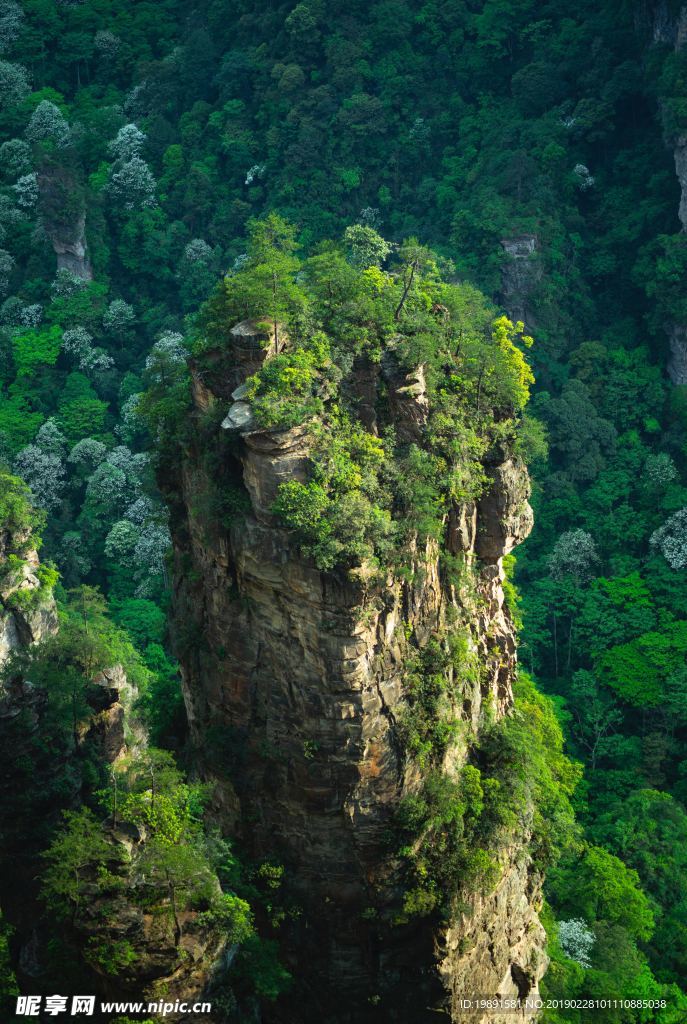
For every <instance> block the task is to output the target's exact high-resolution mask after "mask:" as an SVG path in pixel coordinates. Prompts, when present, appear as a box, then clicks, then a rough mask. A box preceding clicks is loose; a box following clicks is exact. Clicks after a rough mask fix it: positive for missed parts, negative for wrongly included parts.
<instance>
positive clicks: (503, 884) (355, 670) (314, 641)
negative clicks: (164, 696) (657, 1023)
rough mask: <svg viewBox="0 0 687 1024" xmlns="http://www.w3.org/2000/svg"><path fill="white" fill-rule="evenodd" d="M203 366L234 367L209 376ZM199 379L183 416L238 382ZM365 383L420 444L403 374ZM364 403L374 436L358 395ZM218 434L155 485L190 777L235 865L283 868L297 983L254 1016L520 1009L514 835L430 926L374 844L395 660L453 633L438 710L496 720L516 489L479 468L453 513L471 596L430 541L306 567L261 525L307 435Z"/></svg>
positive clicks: (285, 536)
mask: <svg viewBox="0 0 687 1024" xmlns="http://www.w3.org/2000/svg"><path fill="white" fill-rule="evenodd" d="M222 360H224V365H225V366H227V364H228V363H230V362H231V353H230V352H228V353H224V354H223V355H222V356H221V357H220V354H219V353H218V354H217V355H216V356H215V357H214V359H213V365H215V366H218V365H220V363H221V362H222ZM213 375H214V376H215V382H213V383H210V382H209V377H208V374H207V373H206V374H205V377H204V381H203V387H204V389H205V392H204V393H202V394H201V393H200V392H199V390H198V388H197V386H194V396H195V403H196V408H197V409H198V410H199V411H202V410H203V408H204V407H205V408H207V406H208V404H211V403H213V402H214V403H217V402H219V401H221V399H222V397H224V398H225V400H226V399H228V400H229V402H231V401H232V397H231V396H232V394H233V393H234V392H235V390H236V388H237V387H239V386H240V383H241V382H240V380H238V379H237V371H236V367H228V369H227V379H226V380H225V381H224V382H219V386H216V378H217V374H216V372H215V371H213ZM376 379H378V380H379V382H380V387H381V386H382V385H383V386H384V395H385V400H386V401H387V402H388V405H387V408H391V410H392V415H393V417H394V426H395V429H396V431H397V435H398V436H401V437H405V438H407V440H408V441H409V442H410V441H411V440H416V439H418V438H420V436H421V435H422V430H423V426H424V423H425V421H426V416H427V398H426V389H425V385H424V377H423V374H422V371H421V370H418V371H416V372H415V373H414V374H402V373H401V372H400V370H399V369H398V367H397V366H396V364H395V362H394V360H393V359H391V358H386V359H383V361H382V364H381V374H380V375H378V376H376ZM352 388H353V390H355V389H356V388H360V382H359V381H357V382H356V381H355V380H354V381H353V383H352ZM361 394H362V395H363V396H364V405H365V406H366V407H367V410H368V422H369V423H370V424H371V425H372V423H373V418H372V416H371V415H370V409H371V408H372V406H373V403H372V402H371V400H370V383H369V380H367V379H366V381H365V384H364V387H363V388H362V389H361ZM224 426H225V429H224V430H221V429H220V430H219V431H218V434H217V436H216V438H215V439H214V441H213V440H211V441H210V442H209V443H210V445H211V448H212V450H211V451H208V447H207V446H208V442H207V439H206V440H204V441H203V442H201V440H200V434H199V435H198V440H197V443H196V444H195V445H194V444H191V446H190V447H189V449H188V450H187V451H186V453H185V456H184V458H183V460H182V463H181V466H180V467H179V470H178V475H175V476H173V477H170V476H168V477H167V478H166V479H165V480H163V485H164V487H165V489H166V491H167V493H168V496H169V501H170V505H171V507H172V510H173V517H172V520H173V539H174V548H175V573H174V576H175V595H174V617H173V629H174V632H175V633H176V638H177V649H178V654H179V657H180V661H181V665H182V676H183V687H184V697H185V701H186V706H187V711H188V718H189V722H190V727H191V733H192V737H193V741H194V746H195V750H196V755H197V759H198V765H199V769H200V771H201V772H202V774H203V775H205V777H207V778H211V779H212V780H213V781H214V782H215V804H214V814H215V817H216V819H217V821H218V823H219V824H220V826H221V827H222V829H223V830H224V831H225V833H228V834H230V835H232V836H235V837H237V838H238V840H239V841H240V843H241V844H242V846H243V847H244V849H245V850H246V852H247V853H248V854H249V856H250V857H252V858H255V859H256V860H258V861H262V860H265V859H270V860H273V861H274V860H276V861H278V862H280V863H282V864H283V865H284V868H285V873H284V877H285V880H286V881H285V886H286V888H287V890H288V894H289V899H290V901H291V905H292V907H293V908H294V912H293V913H292V914H291V915H288V916H287V919H286V920H285V922H284V923H283V924H282V925H281V926H280V928H279V932H278V934H277V938H278V940H279V942H280V945H281V949H282V957H283V959H284V960H285V962H286V965H287V966H288V967H289V969H290V970H291V971H292V973H293V975H294V978H295V979H296V981H295V987H294V990H293V993H292V995H291V996H290V997H289V996H286V997H282V998H281V999H280V1000H279V1001H278V1003H277V1005H276V1007H272V1008H268V1009H266V1010H265V1012H264V1013H265V1015H264V1020H265V1021H266V1022H267V1021H270V1022H271V1021H275V1022H277V1021H278V1022H280V1024H281V1022H283V1024H287V1022H288V1024H309V1022H311V1021H315V1020H317V1021H321V1020H327V1021H329V1022H330V1024H349V1022H351V1024H352V1022H353V1021H356V1022H364V1021H379V1020H382V1019H383V1020H385V1021H399V1022H406V1024H407V1022H408V1021H411V1020H412V1021H413V1022H414V1024H415V1022H417V1024H419V1022H422V1021H425V1020H426V1021H432V1020H435V1019H436V1014H437V1012H439V1013H443V1014H444V1015H445V1016H446V1017H450V1018H451V1019H454V1020H457V1019H459V1008H458V1001H459V999H460V998H461V996H463V997H465V996H471V995H475V994H481V995H487V994H489V995H492V996H495V995H496V994H497V993H501V994H503V995H510V994H514V993H518V992H520V993H522V994H524V993H525V991H527V992H528V993H529V994H531V993H532V992H536V986H537V981H538V979H539V977H540V976H541V974H542V973H543V970H544V967H545V957H544V955H543V953H542V948H543V930H542V928H541V926H540V925H539V923H538V919H537V914H536V909H537V906H538V904H539V900H540V895H539V889H540V879H539V878H538V876H537V875H536V873H534V872H533V871H532V869H531V868H530V866H529V860H528V855H527V849H526V838H527V837H526V829H527V826H526V823H524V824H523V829H524V832H523V836H521V837H519V838H518V839H514V840H513V845H512V847H511V848H509V849H504V850H501V851H500V854H499V857H500V865H501V872H500V880H499V882H498V884H497V885H496V887H495V888H494V889H493V891H491V892H485V893H480V892H475V891H470V889H469V888H468V889H467V890H466V891H464V892H462V893H461V900H462V902H461V906H462V909H461V910H459V908H458V905H456V910H455V913H454V914H453V915H451V919H450V920H448V921H446V920H443V919H439V917H438V916H436V915H429V916H427V917H420V918H415V919H411V920H407V919H405V920H404V919H403V916H402V915H399V907H400V899H401V891H402V878H401V868H400V865H399V862H398V858H397V857H396V856H395V854H394V849H393V842H392V840H391V838H390V837H392V835H393V828H394V821H395V815H396V813H397V810H398V806H399V803H400V801H401V800H402V799H403V797H404V796H406V795H407V794H409V793H413V792H415V791H416V790H417V788H418V787H419V786H420V785H421V782H422V778H421V772H420V771H419V769H418V767H417V766H416V765H415V764H414V763H413V762H412V761H409V760H408V758H407V757H406V755H405V753H404V750H403V744H402V740H401V735H400V729H399V721H400V719H401V718H402V716H403V713H404V698H405V681H406V673H407V665H408V662H409V659H410V657H411V655H412V653H413V651H416V650H417V649H418V648H420V649H421V648H422V647H423V646H424V645H425V644H426V643H427V642H428V641H429V640H430V639H431V638H438V639H439V640H441V639H442V638H446V637H448V635H449V634H450V633H451V631H452V630H453V629H455V628H456V625H455V624H456V623H457V622H460V623H462V624H464V625H465V626H466V628H467V629H468V632H469V636H470V645H471V649H472V650H473V651H474V652H475V654H476V656H477V658H478V661H479V665H480V671H479V678H478V679H475V678H472V677H468V675H467V674H466V677H465V679H461V680H459V691H460V692H459V698H458V701H457V705H456V708H455V714H456V715H457V716H458V717H459V718H461V719H462V720H463V721H464V722H465V723H466V727H467V728H468V729H472V730H475V729H478V728H479V724H480V721H481V711H482V708H483V706H484V704H485V702H488V703H489V706H490V707H492V708H494V709H496V712H497V714H505V713H507V712H508V711H509V709H510V708H511V707H512V703H513V695H512V681H513V675H514V669H515V663H516V644H515V637H514V631H513V626H512V623H511V620H510V614H509V612H508V609H507V607H506V606H505V603H504V595H503V587H502V583H503V569H502V566H501V559H502V556H503V555H504V554H505V553H507V552H508V551H510V550H511V549H512V547H513V546H514V545H515V544H516V543H518V542H519V541H520V540H522V539H523V538H524V537H525V536H526V535H527V533H528V532H529V530H530V528H531V511H530V509H529V505H528V502H527V498H528V495H529V485H528V481H527V475H526V472H525V471H524V469H523V467H522V466H520V465H519V464H518V463H516V462H515V461H513V460H512V459H511V458H508V457H506V456H503V457H502V458H501V459H500V461H499V456H498V455H495V456H494V459H495V461H494V462H493V464H491V465H489V466H487V467H486V469H487V473H488V475H489V477H490V480H491V484H490V485H489V487H488V488H487V489H486V491H485V494H484V496H483V497H482V499H481V500H480V501H479V502H478V503H477V504H476V505H470V506H466V507H461V508H456V509H455V510H454V511H453V512H452V514H451V516H450V519H449V522H448V523H447V534H448V547H449V549H450V550H451V552H452V553H453V554H454V555H456V556H461V557H462V558H463V559H464V562H465V565H466V566H467V567H468V570H469V576H470V580H471V581H472V584H471V586H470V587H466V588H464V587H462V586H461V585H460V584H458V583H456V581H455V580H454V579H453V578H452V577H451V576H450V574H448V573H447V572H446V571H445V570H444V568H443V564H442V562H441V561H440V558H439V549H438V545H437V544H436V543H435V542H433V541H429V542H427V543H426V544H424V545H422V546H421V547H420V548H418V549H417V550H416V551H415V553H414V556H413V558H412V562H413V565H412V567H411V571H409V572H407V573H406V574H404V575H403V576H398V577H396V576H395V575H394V574H393V573H392V572H389V574H388V575H387V577H386V578H385V579H383V580H380V579H379V578H378V577H374V576H371V575H370V574H369V573H367V572H366V571H365V569H364V567H362V566H361V567H359V569H358V570H356V571H352V572H345V571H338V572H321V571H319V570H318V569H317V568H316V567H315V565H314V564H313V563H312V562H311V561H310V560H308V559H307V558H304V557H303V556H302V555H301V554H300V553H299V551H298V549H297V546H296V544H295V542H294V539H293V536H292V535H291V534H290V533H289V532H288V531H286V530H285V529H283V528H282V527H281V526H280V525H279V524H278V522H277V521H276V520H275V518H274V516H273V515H272V512H271V507H272V503H273V501H274V497H275V495H276V489H277V487H278V485H279V483H280V482H283V481H285V480H289V479H297V480H303V479H305V478H306V475H307V470H308V437H307V430H306V428H305V427H299V428H295V429H293V430H289V431H284V432H270V431H259V430H256V429H255V426H254V425H252V426H251V427H250V428H249V429H246V430H243V431H242V430H241V429H240V426H239V427H237V428H234V429H226V426H227V425H226V423H225V424H224ZM237 487H242V488H244V489H245V491H246V492H247V494H248V497H249V499H250V508H249V511H248V513H247V514H246V515H245V516H240V517H236V518H234V520H233V522H231V524H227V523H224V524H223V523H222V522H221V521H220V519H219V517H215V518H209V519H208V517H207V516H206V517H203V516H200V515H198V513H197V507H198V496H199V495H205V494H208V493H213V492H221V491H222V489H223V488H237ZM206 507H207V506H206ZM464 759H465V743H464V741H461V742H456V743H455V744H453V745H452V746H451V747H450V748H449V750H448V751H447V753H446V756H445V758H444V770H445V771H447V772H453V773H455V772H460V768H461V765H462V763H463V762H464ZM458 884H460V880H458ZM380 1014H381V1016H380ZM471 1019H474V1021H475V1024H491V1022H492V1021H496V1020H498V1019H499V1018H498V1017H496V1016H494V1015H493V1014H489V1013H485V1014H483V1015H482V1016H475V1017H474V1018H471Z"/></svg>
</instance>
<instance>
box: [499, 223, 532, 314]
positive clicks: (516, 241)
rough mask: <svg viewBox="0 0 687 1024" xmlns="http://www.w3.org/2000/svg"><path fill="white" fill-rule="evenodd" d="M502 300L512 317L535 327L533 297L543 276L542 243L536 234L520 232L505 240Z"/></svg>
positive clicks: (503, 244) (503, 247) (503, 242)
mask: <svg viewBox="0 0 687 1024" xmlns="http://www.w3.org/2000/svg"><path fill="white" fill-rule="evenodd" d="M501 247H502V249H503V257H504V259H503V265H502V269H501V296H500V299H501V302H502V304H503V306H504V308H505V309H506V311H507V313H508V316H509V317H510V318H511V320H515V321H518V320H521V321H522V322H523V323H525V324H526V325H527V327H528V329H529V330H532V329H533V328H534V326H535V316H534V311H533V309H532V303H531V299H532V297H533V295H534V292H535V290H536V288H537V285H538V284H539V283H540V281H541V278H542V266H541V262H540V259H539V242H538V240H537V237H536V235H516V236H514V237H513V238H504V239H503V240H502V241H501Z"/></svg>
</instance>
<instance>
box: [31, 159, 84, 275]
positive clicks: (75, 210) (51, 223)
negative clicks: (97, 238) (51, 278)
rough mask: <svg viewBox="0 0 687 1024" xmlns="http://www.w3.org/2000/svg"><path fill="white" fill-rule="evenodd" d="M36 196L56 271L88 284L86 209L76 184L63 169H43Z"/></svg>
mask: <svg viewBox="0 0 687 1024" xmlns="http://www.w3.org/2000/svg"><path fill="white" fill-rule="evenodd" d="M38 194H39V209H40V212H41V221H42V224H43V227H44V229H45V232H46V234H47V236H48V238H49V239H50V241H51V243H52V247H53V250H54V252H55V255H56V257H57V269H58V270H67V271H69V272H70V273H71V274H73V275H74V277H78V278H80V279H81V280H82V281H91V280H92V279H93V270H92V267H91V261H90V257H89V255H88V244H87V242H86V206H85V202H84V199H83V195H82V189H81V188H80V186H79V184H78V182H77V181H75V180H74V176H73V175H72V174H71V173H70V172H69V171H68V170H66V169H65V168H64V167H59V166H57V165H55V166H46V167H44V168H43V169H42V170H41V172H40V173H39V174H38Z"/></svg>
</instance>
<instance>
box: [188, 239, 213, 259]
mask: <svg viewBox="0 0 687 1024" xmlns="http://www.w3.org/2000/svg"><path fill="white" fill-rule="evenodd" d="M213 256H214V253H213V251H212V248H211V247H210V246H209V245H208V243H207V242H206V241H205V239H203V238H192V239H191V241H190V242H189V243H188V245H187V246H186V247H185V248H184V260H186V262H188V263H210V262H211V260H212V259H213Z"/></svg>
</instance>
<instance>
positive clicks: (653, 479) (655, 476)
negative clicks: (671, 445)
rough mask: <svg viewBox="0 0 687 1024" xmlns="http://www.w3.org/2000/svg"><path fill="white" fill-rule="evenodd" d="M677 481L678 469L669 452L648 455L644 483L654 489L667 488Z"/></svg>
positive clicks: (643, 474)
mask: <svg viewBox="0 0 687 1024" xmlns="http://www.w3.org/2000/svg"><path fill="white" fill-rule="evenodd" d="M675 479H677V467H676V465H675V463H674V462H673V460H672V459H671V457H670V455H668V452H659V453H658V454H657V455H653V454H652V455H647V457H646V459H645V461H644V470H643V473H642V483H644V484H646V485H648V486H649V487H651V488H652V489H654V488H663V487H667V486H668V484H671V483H672V482H673V480H675Z"/></svg>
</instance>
